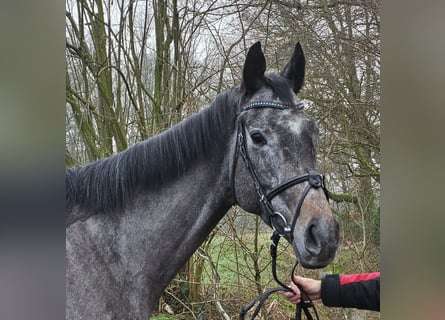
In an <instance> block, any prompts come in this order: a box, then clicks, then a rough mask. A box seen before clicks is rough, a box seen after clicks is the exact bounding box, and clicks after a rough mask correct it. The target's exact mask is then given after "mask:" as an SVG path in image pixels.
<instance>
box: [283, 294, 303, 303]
mask: <svg viewBox="0 0 445 320" xmlns="http://www.w3.org/2000/svg"><path fill="white" fill-rule="evenodd" d="M283 295H284V296H285V297H286V298H287V300H288V301H290V302H292V303H294V304H297V303H300V300H301V296H300V295H299V294H296V293H294V292H284V293H283Z"/></svg>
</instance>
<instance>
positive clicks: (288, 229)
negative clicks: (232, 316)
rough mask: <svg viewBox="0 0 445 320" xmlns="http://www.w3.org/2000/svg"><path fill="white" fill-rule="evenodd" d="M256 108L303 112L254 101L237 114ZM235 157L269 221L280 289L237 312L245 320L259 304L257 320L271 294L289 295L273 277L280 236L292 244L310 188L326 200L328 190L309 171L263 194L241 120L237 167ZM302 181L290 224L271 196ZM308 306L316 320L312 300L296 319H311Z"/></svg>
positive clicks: (301, 306)
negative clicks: (240, 161)
mask: <svg viewBox="0 0 445 320" xmlns="http://www.w3.org/2000/svg"><path fill="white" fill-rule="evenodd" d="M259 108H272V109H278V110H284V109H289V108H297V109H303V104H302V103H299V104H297V105H286V104H283V103H280V102H273V101H255V102H250V103H247V104H245V105H243V106H242V107H241V109H240V112H239V113H238V115H239V114H241V113H242V112H245V111H248V110H251V109H259ZM238 115H237V116H238ZM238 154H240V155H241V157H242V158H243V160H244V164H245V165H246V167H247V169H248V170H249V172H250V174H251V176H252V179H253V182H254V185H255V190H256V193H257V195H258V198H259V201H260V202H261V203H262V205H263V206H264V208H265V209H266V211H267V214H268V218H269V221H270V226H271V227H272V229H273V235H272V237H271V240H272V243H271V246H270V254H271V257H272V274H273V277H274V279H275V281H276V282H277V283H278V284H279V285H280V287H279V288H272V289H269V290H267V291H265V292H264V293H262V294H261V295H259V296H258V297H257V298H256V299H254V300H253V301H252V302H250V303H249V304H248V305H247V306H245V307H244V308H243V309H242V310H241V312H240V319H241V320H242V319H244V316H245V314H246V313H247V312H248V311H249V310H250V309H251V308H252V307H253V306H254V305H255V304H256V303H258V305H257V307H256V309H255V311H254V312H253V314H252V316H251V317H250V319H254V318H255V317H256V315H257V314H258V312H259V310H260V308H261V306H262V304H263V303H264V302H265V300H266V299H267V298H268V297H269V296H270V295H271V294H272V293H274V292H278V291H289V292H292V289H291V288H290V287H289V286H287V285H285V284H284V283H283V282H281V281H280V280H279V279H278V277H277V274H276V257H277V247H278V242H279V240H280V237H282V236H283V237H285V238H287V239H288V240H289V241H290V242H292V241H293V230H294V228H295V224H296V222H297V219H298V216H299V215H300V211H301V207H302V205H303V202H304V199H305V198H306V196H307V194H308V193H309V191H310V190H311V189H312V188H315V189H319V188H322V189H323V191H324V192H325V195H326V197H327V198H328V191H327V189H326V187H325V186H324V183H323V176H322V175H321V174H319V173H317V172H315V171H308V172H307V173H305V174H302V175H300V176H296V177H293V178H290V179H288V180H286V181H284V182H283V183H281V184H279V185H278V186H276V187H273V188H272V190H270V191H268V192H266V190H265V189H264V187H263V186H262V184H261V182H260V181H259V179H258V175H257V173H256V171H255V168H254V166H253V163H252V161H251V159H250V157H249V153H248V152H247V141H246V137H245V128H244V125H243V124H242V122H241V121H238V133H237V147H236V151H235V159H234V160H235V162H234V167H235V166H236V163H237V162H236V161H237V159H238ZM233 171H235V170H233ZM233 178H234V177H233ZM304 182H308V184H307V185H306V186H305V188H304V190H303V193H302V195H301V197H300V199H299V201H298V204H297V208H296V210H295V215H294V216H293V218H292V221H291V223H290V224H289V222H288V221H287V219H286V217H284V215H283V214H282V213H280V212H279V211H276V210H275V209H274V207H273V205H272V199H273V198H274V197H276V196H277V195H279V194H280V193H282V192H283V191H285V190H287V189H289V188H291V187H293V186H295V185H297V184H300V183H304ZM233 183H234V180H233ZM328 199H329V198H328ZM277 218H279V219H281V220H282V222H283V225H284V227H283V228H282V230H278V228H277V226H276V225H275V223H274V220H275V219H277ZM297 265H298V260H297V261H296V263H295V265H294V267H293V269H292V273H291V280H292V282H293V277H292V275H293V274H294V271H295V268H296V266H297ZM294 283H295V282H294ZM295 285H297V286H298V287H299V289H300V291H301V292H302V293H304V290H303V289H302V288H301V287H300V286H299V285H298V284H296V283H295ZM306 296H307V295H306ZM310 307H312V308H313V309H314V312H315V315H316V319H318V314H317V311H316V309H315V307H314V305H313V304H312V301H310V300H309V301H306V302H303V301H302V302H300V303H299V304H297V308H296V312H295V319H301V311H302V310H303V311H304V313H305V315H306V317H307V318H308V319H309V320H312V319H313V317H312V315H311V313H310V311H309V308H310Z"/></svg>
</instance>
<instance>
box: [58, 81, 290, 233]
mask: <svg viewBox="0 0 445 320" xmlns="http://www.w3.org/2000/svg"><path fill="white" fill-rule="evenodd" d="M265 84H266V85H267V86H268V87H270V88H271V89H272V91H273V93H274V95H275V96H277V97H279V98H280V100H281V101H283V102H284V103H290V102H291V101H292V94H291V88H290V84H289V83H288V81H287V80H286V79H285V78H284V77H281V76H277V75H273V74H270V75H267V76H266V77H265ZM238 90H239V88H234V89H233V90H231V91H227V92H225V93H222V94H220V95H219V96H217V97H216V99H215V101H214V102H213V103H212V104H211V105H210V107H208V108H206V109H204V110H202V111H201V112H199V113H196V114H194V115H193V116H191V117H189V118H187V119H186V120H184V121H182V122H180V123H179V124H177V125H176V126H174V127H172V128H171V129H169V130H167V131H165V132H163V133H161V134H160V135H158V136H155V137H152V138H149V139H147V140H145V141H142V142H139V143H137V144H135V145H134V146H132V147H130V148H128V149H127V150H125V151H122V152H120V153H118V154H116V155H113V156H110V157H108V158H105V159H101V160H98V161H95V162H92V163H90V164H87V165H85V166H82V167H73V168H70V169H68V170H67V172H66V225H69V224H71V223H73V222H74V221H76V220H78V219H86V218H88V217H89V216H91V215H93V214H96V213H101V212H102V213H112V212H116V211H118V210H120V209H122V208H123V207H125V205H126V204H128V203H129V202H130V201H131V200H132V199H133V197H134V195H136V194H138V193H139V192H141V191H144V190H150V189H156V188H158V187H159V186H160V185H161V184H163V183H166V182H168V181H172V180H174V179H176V178H178V177H179V176H181V175H182V174H183V173H184V172H185V171H186V170H187V169H188V168H190V167H191V166H193V165H194V164H195V163H196V160H197V159H198V158H199V159H203V160H205V159H206V158H207V157H209V156H210V155H211V154H212V149H214V148H220V146H221V145H223V144H224V143H225V141H226V140H227V134H228V133H229V132H230V131H229V130H233V126H234V125H235V115H236V113H237V111H238V110H236V109H238V108H239V106H238V103H239V102H241V101H237V102H235V97H236V96H239V94H240V92H239V91H238ZM76 207H77V208H78V209H79V210H75V208H76Z"/></svg>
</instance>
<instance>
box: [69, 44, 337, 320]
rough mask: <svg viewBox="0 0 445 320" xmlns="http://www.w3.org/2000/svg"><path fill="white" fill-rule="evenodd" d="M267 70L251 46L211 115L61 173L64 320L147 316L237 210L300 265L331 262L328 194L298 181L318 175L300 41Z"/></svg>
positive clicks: (333, 233)
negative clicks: (303, 93) (283, 61)
mask: <svg viewBox="0 0 445 320" xmlns="http://www.w3.org/2000/svg"><path fill="white" fill-rule="evenodd" d="M265 70H266V62H265V58H264V54H263V52H262V49H261V44H260V43H259V42H257V43H255V44H254V45H253V46H252V47H251V48H250V49H249V51H248V53H247V57H246V61H245V64H244V68H243V75H242V81H241V84H239V85H238V86H235V87H233V88H232V89H230V90H228V91H226V92H224V93H222V94H220V95H218V96H217V97H216V98H215V100H214V102H213V103H212V104H211V105H210V106H209V107H207V108H205V109H203V110H202V111H200V112H199V113H196V114H194V115H193V116H190V117H189V118H187V119H186V120H184V121H182V122H180V123H179V124H178V125H176V126H174V127H172V128H171V129H169V130H167V131H165V132H163V133H162V134H160V135H158V136H156V137H152V138H150V139H148V140H145V141H142V142H139V143H137V144H135V145H134V146H132V147H130V148H128V149H127V150H125V151H123V152H120V153H118V154H116V155H113V156H111V157H108V158H105V159H102V160H99V161H96V162H93V163H89V164H87V165H85V166H82V167H73V168H70V169H68V170H67V173H66V203H67V204H66V318H67V319H76V320H78V319H148V318H150V315H151V313H152V312H153V310H154V309H155V308H156V305H157V302H158V300H159V298H160V296H161V294H162V292H163V291H164V289H165V288H166V287H167V285H168V283H169V282H170V281H171V280H172V278H173V277H174V276H175V274H176V273H177V272H178V271H179V269H180V268H181V267H182V266H183V265H184V263H185V262H186V261H187V260H188V259H189V258H190V256H191V255H192V254H193V252H194V251H195V250H196V249H197V248H198V247H199V246H200V244H201V243H202V242H203V241H204V240H205V238H206V237H207V236H208V235H209V233H210V232H211V230H212V229H213V228H214V227H215V226H216V224H217V223H218V222H219V221H220V220H221V218H222V217H223V216H224V215H225V213H226V212H227V211H228V210H229V209H230V207H232V206H233V205H239V206H240V207H241V208H242V209H244V210H246V211H248V212H251V213H254V214H257V215H259V216H260V217H261V218H262V220H264V222H265V223H266V224H268V225H269V226H271V227H272V228H274V229H276V230H278V231H279V232H281V233H282V234H283V235H284V236H285V238H286V239H287V240H288V241H289V242H290V243H291V244H292V246H293V249H294V251H295V254H296V256H297V259H298V260H299V262H300V263H301V264H302V265H303V266H304V267H306V268H320V267H324V266H326V265H327V264H329V263H331V262H332V260H333V259H334V257H335V253H336V250H337V248H338V244H339V231H338V224H337V222H336V221H335V218H334V216H333V213H332V211H331V208H330V206H329V202H328V200H327V197H326V195H325V192H324V189H323V188H319V187H314V188H310V184H311V183H312V182H311V181H309V180H310V178H307V179H299V180H298V179H295V178H294V177H302V176H303V177H306V176H307V174H308V172H312V171H314V169H315V163H316V145H317V139H318V128H317V126H316V124H315V123H314V121H313V120H311V119H310V118H309V117H308V116H307V115H306V114H305V112H304V110H303V108H302V103H301V101H300V100H299V98H298V97H297V93H298V92H299V91H300V89H301V87H302V85H303V80H304V72H305V58H304V54H303V51H302V48H301V46H300V44H299V43H297V45H296V46H295V50H294V53H293V55H292V57H291V59H290V60H289V62H288V63H287V65H286V66H285V67H284V69H283V71H282V72H281V73H280V74H265ZM312 176H313V177H318V175H312ZM293 178H294V179H293ZM297 180H298V181H297ZM289 181H290V182H289ZM316 183H318V186H319V184H320V181H319V180H317V181H316ZM312 184H313V183H312ZM313 185H315V184H313ZM277 186H278V187H277ZM283 186H284V187H283ZM272 193H273V195H272ZM289 221H292V224H290V223H289Z"/></svg>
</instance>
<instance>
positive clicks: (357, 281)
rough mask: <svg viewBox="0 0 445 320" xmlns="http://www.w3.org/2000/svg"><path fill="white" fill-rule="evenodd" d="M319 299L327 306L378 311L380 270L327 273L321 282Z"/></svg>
mask: <svg viewBox="0 0 445 320" xmlns="http://www.w3.org/2000/svg"><path fill="white" fill-rule="evenodd" d="M321 299H322V301H323V304H324V305H325V306H328V307H343V308H357V309H366V310H375V311H380V272H374V273H361V274H350V275H327V276H325V277H324V279H323V280H322V282H321Z"/></svg>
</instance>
